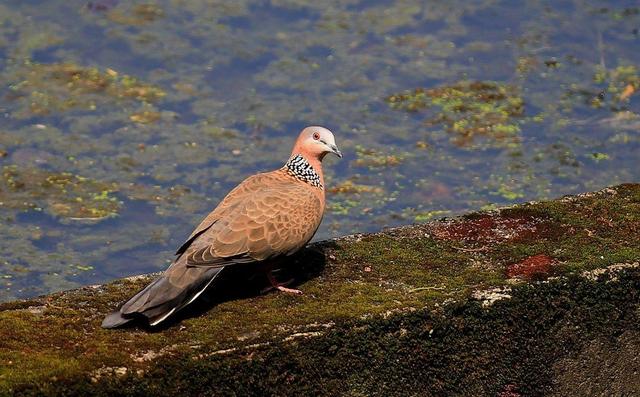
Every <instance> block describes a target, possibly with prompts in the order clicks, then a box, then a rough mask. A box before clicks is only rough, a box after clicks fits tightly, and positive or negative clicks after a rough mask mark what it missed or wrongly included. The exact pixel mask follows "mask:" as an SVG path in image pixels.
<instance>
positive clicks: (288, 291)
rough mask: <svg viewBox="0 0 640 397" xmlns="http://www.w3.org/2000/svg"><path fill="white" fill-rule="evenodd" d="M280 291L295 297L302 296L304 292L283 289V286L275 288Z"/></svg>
mask: <svg viewBox="0 0 640 397" xmlns="http://www.w3.org/2000/svg"><path fill="white" fill-rule="evenodd" d="M275 288H276V289H277V290H278V291H280V292H286V293H287V294H294V295H302V291H300V290H299V289H295V288H287V287H283V286H282V285H278V286H277V287H275Z"/></svg>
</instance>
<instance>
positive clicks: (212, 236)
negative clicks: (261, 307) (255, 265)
mask: <svg viewBox="0 0 640 397" xmlns="http://www.w3.org/2000/svg"><path fill="white" fill-rule="evenodd" d="M313 189H315V188H313V187H311V186H310V185H308V184H306V183H303V182H299V181H292V180H291V179H286V180H285V183H273V182H272V183H271V184H269V185H266V186H262V188H261V189H256V190H255V191H253V192H252V193H251V194H249V195H243V196H242V197H241V198H239V199H237V200H236V201H237V202H236V203H234V204H232V203H228V205H229V209H228V210H227V211H224V212H221V213H220V216H219V217H218V218H217V219H215V221H214V222H213V223H212V224H211V225H210V226H209V227H208V228H206V230H204V231H203V232H202V233H201V234H199V235H198V236H197V237H196V240H195V241H194V244H193V247H190V248H189V249H188V250H187V253H186V254H187V266H190V267H193V266H206V267H218V266H227V265H230V264H235V263H246V262H253V261H259V260H264V259H268V258H270V257H273V256H277V255H290V254H292V253H293V252H295V251H297V250H298V249H300V248H302V247H303V246H304V245H305V244H306V243H307V242H308V241H309V240H310V239H311V238H312V237H313V235H314V233H315V231H316V230H317V229H318V226H319V225H320V222H321V221H322V215H323V212H324V205H323V202H322V200H321V198H320V197H319V196H318V195H317V194H316V193H315V192H314V191H313Z"/></svg>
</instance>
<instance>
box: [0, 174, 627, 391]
mask: <svg viewBox="0 0 640 397" xmlns="http://www.w3.org/2000/svg"><path fill="white" fill-rule="evenodd" d="M639 261H640V185H639V184H627V185H620V186H616V187H612V188H608V189H604V190H602V191H600V192H596V193H588V194H583V195H580V196H568V197H563V198H560V199H557V200H553V201H545V202H536V203H527V204H523V205H518V206H514V207H509V208H503V209H500V210H495V211H490V212H478V213H472V214H469V215H466V216H462V217H459V218H453V219H443V220H440V221H436V222H431V223H426V224H419V225H412V226H406V227H401V228H396V229H390V230H386V231H383V232H381V233H376V234H367V235H353V236H346V237H343V238H340V239H336V240H331V241H324V242H320V243H317V244H314V245H313V246H311V247H309V248H308V249H306V250H305V251H304V252H301V253H300V254H299V255H297V256H296V257H295V258H293V259H292V260H291V261H290V263H289V264H287V266H286V268H284V269H283V270H282V271H281V273H282V274H281V277H291V276H293V277H294V278H295V280H297V282H298V284H297V287H298V288H300V289H302V290H303V291H304V295H302V296H291V295H285V294H281V293H267V294H261V293H260V290H261V289H262V288H263V287H264V284H265V283H266V281H265V280H264V278H263V277H262V276H261V275H259V274H258V275H256V274H254V272H252V270H253V269H248V268H243V269H239V270H236V271H229V272H227V275H226V277H224V278H222V279H221V280H220V282H219V283H218V286H217V287H216V288H214V289H213V290H212V292H211V293H209V294H208V295H207V296H206V297H204V299H202V300H201V301H200V303H199V304H198V305H196V306H195V307H193V308H192V309H191V310H189V311H188V312H185V313H183V314H182V315H181V317H180V318H178V319H176V321H173V322H172V323H171V324H168V325H167V326H165V327H164V328H162V329H158V330H148V329H144V328H139V327H134V328H126V329H121V330H103V329H101V328H100V322H101V320H102V318H103V316H104V315H105V314H106V313H108V312H109V311H110V310H112V309H114V308H115V307H116V305H117V304H118V303H119V302H121V301H122V300H123V299H124V298H126V297H128V296H130V295H132V293H134V292H135V290H137V289H139V288H141V287H142V286H143V285H144V284H145V283H147V282H148V281H149V277H151V276H152V275H150V276H139V277H134V278H128V279H123V280H118V281H115V282H113V283H110V284H106V285H100V286H89V287H85V288H81V289H78V290H73V291H67V292H62V293H57V294H53V295H49V296H43V297H39V298H35V299H31V300H24V301H15V302H9V303H4V304H0V395H66V396H69V395H79V396H86V395H97V396H101V395H104V396H115V395H140V396H149V395H153V396H161V395H166V396H175V395H327V396H335V395H348V396H364V395H367V396H369V395H370V396H374V395H380V396H387V395H493V396H495V395H498V396H501V397H515V396H520V395H522V396H524V395H539V394H547V395H558V396H564V395H600V394H606V395H632V394H638V393H640V377H638V376H637V373H638V371H640V361H639V360H636V358H637V356H638V354H640V263H639Z"/></svg>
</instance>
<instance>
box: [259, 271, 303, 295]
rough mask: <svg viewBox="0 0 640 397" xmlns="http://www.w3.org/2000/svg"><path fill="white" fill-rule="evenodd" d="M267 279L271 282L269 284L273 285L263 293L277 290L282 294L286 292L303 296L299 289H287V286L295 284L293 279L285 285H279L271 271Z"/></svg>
mask: <svg viewBox="0 0 640 397" xmlns="http://www.w3.org/2000/svg"><path fill="white" fill-rule="evenodd" d="M267 279H268V280H269V283H271V286H270V287H267V288H265V289H263V290H262V293H265V292H269V291H271V290H272V289H277V290H278V291H280V292H286V293H288V294H295V295H302V291H300V290H299V289H294V288H287V287H285V285H289V284H291V282H293V279H291V280H289V281H287V282H284V283H279V282H278V281H277V280H276V278H275V277H273V274H271V272H270V271H269V272H267Z"/></svg>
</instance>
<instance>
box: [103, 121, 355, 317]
mask: <svg viewBox="0 0 640 397" xmlns="http://www.w3.org/2000/svg"><path fill="white" fill-rule="evenodd" d="M330 153H331V154H335V155H336V156H338V157H342V153H341V152H340V150H338V147H337V146H336V142H335V138H334V136H333V133H332V132H331V131H329V130H328V129H326V128H324V127H319V126H311V127H307V128H305V129H303V130H302V132H301V133H300V135H299V136H298V138H297V140H296V142H295V144H294V146H293V150H292V151H291V156H290V157H289V159H288V160H287V162H286V163H285V164H284V166H283V167H281V168H279V169H277V170H274V171H271V172H265V173H259V174H256V175H252V176H250V177H248V178H247V179H245V180H244V181H242V182H241V183H240V184H239V185H238V186H236V187H235V188H234V189H233V190H231V191H230V192H229V193H228V194H227V196H226V197H224V199H223V200H222V201H221V202H220V203H219V204H218V206H217V207H216V208H215V209H214V210H213V211H212V212H211V213H209V215H207V216H206V217H205V218H204V219H203V220H202V222H200V224H199V225H198V227H196V229H195V230H194V231H193V233H191V235H190V236H189V238H188V239H187V240H186V241H185V243H184V244H182V245H181V246H180V248H178V250H177V251H176V254H175V255H176V257H175V259H174V261H173V262H172V264H171V265H170V266H169V267H168V268H167V270H165V272H164V273H163V274H162V275H161V276H160V277H159V278H157V279H156V280H154V281H153V282H151V283H150V284H149V285H148V286H146V287H145V288H144V289H142V290H141V291H140V292H138V293H137V294H135V295H134V296H133V297H132V298H131V299H129V300H128V301H126V302H124V303H123V304H122V305H121V306H120V308H119V309H118V310H116V311H114V312H112V313H111V314H109V315H107V316H106V317H105V319H104V321H103V322H102V327H103V328H116V327H119V326H122V325H124V324H127V323H128V322H130V321H132V320H135V319H138V318H142V319H143V320H146V321H147V322H148V324H149V325H150V326H157V325H159V324H160V323H162V322H163V321H165V320H166V319H167V318H169V317H170V316H171V315H173V314H175V313H176V312H178V311H179V310H181V309H183V308H184V307H186V306H187V305H189V304H190V303H192V302H193V301H195V300H196V299H198V297H199V296H200V295H201V294H202V293H203V292H204V291H205V290H206V289H207V288H209V287H210V286H212V284H214V281H215V280H216V278H217V277H218V276H219V275H220V273H221V272H222V271H224V269H225V268H227V267H230V266H242V265H246V264H250V263H265V264H267V266H266V267H265V268H266V269H267V278H268V280H269V281H270V283H271V285H272V286H273V287H274V288H276V289H278V290H280V291H283V292H291V293H300V291H298V290H295V289H290V288H287V287H285V286H284V285H282V284H279V283H277V281H276V280H275V278H274V276H273V274H272V273H271V270H270V269H271V267H270V266H269V264H270V263H273V262H274V261H276V260H278V259H282V258H285V257H287V256H290V255H292V254H294V253H295V252H297V251H298V250H300V249H301V248H303V247H304V246H305V245H306V244H307V243H308V242H309V241H310V240H311V238H312V237H313V235H314V234H315V232H316V231H317V230H318V227H319V226H320V222H321V221H322V217H323V215H324V209H325V187H324V176H323V173H322V160H323V159H324V157H325V156H326V155H327V154H330Z"/></svg>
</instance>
